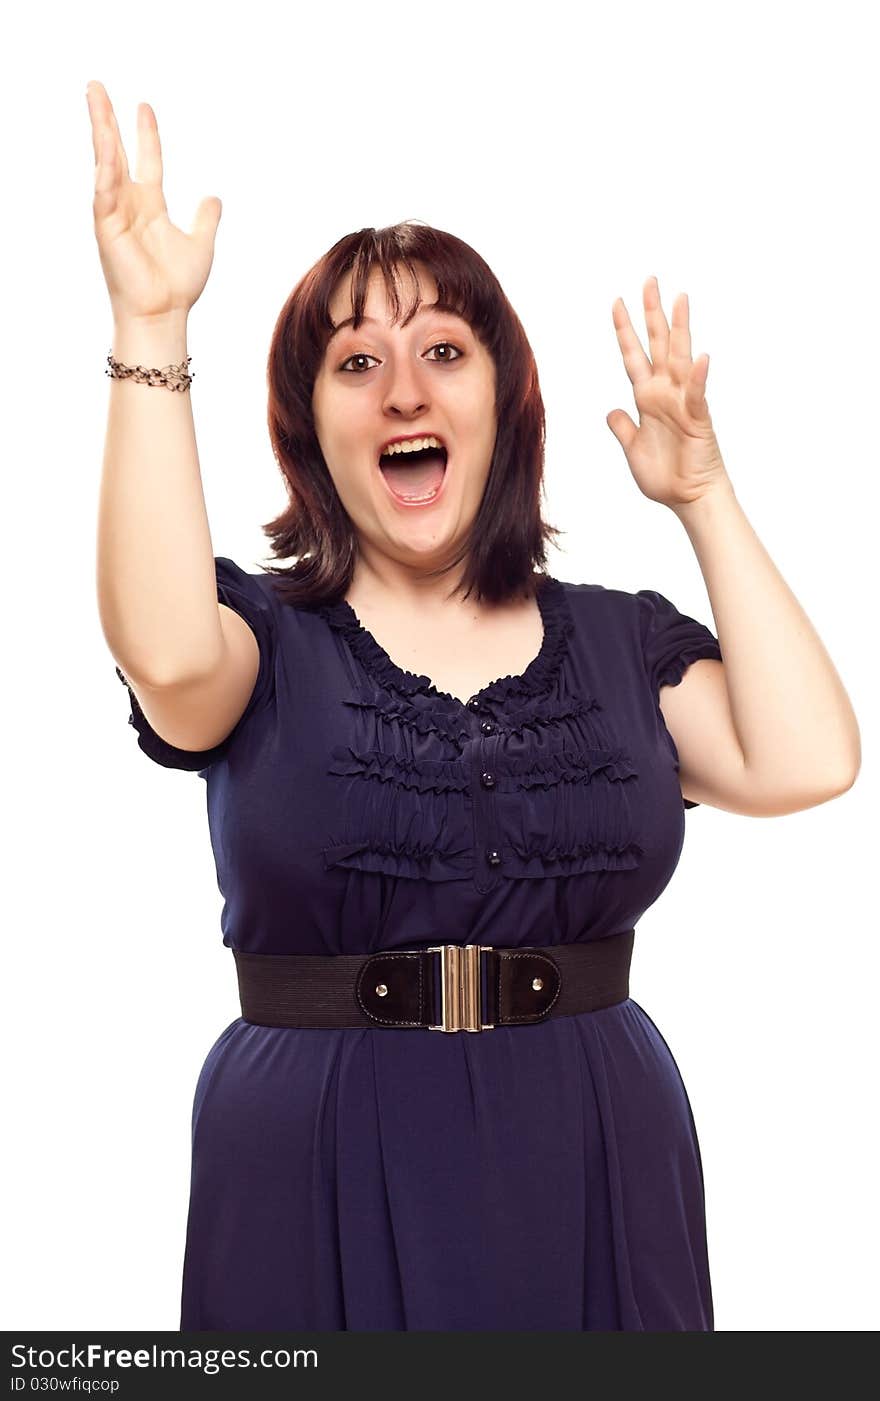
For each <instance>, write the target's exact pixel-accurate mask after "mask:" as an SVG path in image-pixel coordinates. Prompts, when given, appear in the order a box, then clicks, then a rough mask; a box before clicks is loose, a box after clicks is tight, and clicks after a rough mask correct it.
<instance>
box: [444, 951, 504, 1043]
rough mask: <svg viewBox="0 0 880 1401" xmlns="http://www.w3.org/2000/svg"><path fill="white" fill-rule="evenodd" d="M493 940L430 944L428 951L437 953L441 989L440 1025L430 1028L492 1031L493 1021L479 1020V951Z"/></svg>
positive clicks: (480, 1004)
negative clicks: (441, 1021)
mask: <svg viewBox="0 0 880 1401" xmlns="http://www.w3.org/2000/svg"><path fill="white" fill-rule="evenodd" d="M493 947H494V945H492V944H432V945H431V947H430V948H429V949H428V953H439V955H440V986H441V989H442V992H443V1011H442V1017H443V1025H442V1026H429V1027H428V1030H429V1031H492V1030H493V1028H494V1026H495V1023H494V1022H484V1021H483V1020H482V1012H483V1005H482V1004H483V998H482V983H481V978H480V973H481V965H480V954H481V953H483V952H484V951H485V952H486V953H489V952H491V950H492V949H493Z"/></svg>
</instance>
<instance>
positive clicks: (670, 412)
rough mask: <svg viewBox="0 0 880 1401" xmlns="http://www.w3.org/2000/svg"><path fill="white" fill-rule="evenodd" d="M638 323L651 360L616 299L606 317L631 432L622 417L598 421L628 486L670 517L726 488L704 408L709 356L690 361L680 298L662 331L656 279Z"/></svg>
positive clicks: (684, 302)
mask: <svg viewBox="0 0 880 1401" xmlns="http://www.w3.org/2000/svg"><path fill="white" fill-rule="evenodd" d="M644 302H645V321H646V323H647V326H648V343H649V345H650V350H651V358H650V359H649V358H648V356H647V355H646V354H645V352H644V350H643V349H642V346H641V344H640V342H639V338H638V336H637V335H636V333H635V331H634V330H633V326H632V322H631V321H630V319H629V314H628V312H627V310H626V307H625V306H624V304H623V298H622V297H618V299H617V301H616V302H615V303H614V306H613V307H612V309H611V314H612V317H613V320H614V326H615V329H616V331H617V341H618V344H619V346H620V350H621V354H622V355H623V363H624V366H625V368H626V372H627V374H628V375H629V378H630V382H631V384H632V386H633V393H634V395H635V401H636V408H637V409H638V411H639V426H638V427H636V425H635V424H634V423H633V421H632V419H631V418H630V416H629V414H627V413H624V411H623V409H612V411H611V413H610V414H608V416H607V417H606V420H605V421H606V423H607V424H608V427H609V428H610V429H611V431H612V433H613V434H614V436H615V438H616V439H617V441H618V442H619V443H620V446H621V447H622V448H623V451H624V453H625V455H626V460H627V462H628V463H629V467H630V471H631V472H632V474H633V476H634V477H635V480H636V484H637V486H638V487H639V489H640V490H641V491H642V492H643V493H644V495H645V496H647V497H649V498H650V500H651V501H659V502H661V503H662V505H664V506H669V507H671V508H672V509H673V510H674V509H675V508H676V507H677V506H686V505H689V504H690V503H691V502H693V501H697V500H699V498H700V497H701V496H704V495H705V494H706V492H708V491H714V490H715V489H716V488H723V487H725V486H730V479H729V478H728V476H727V469H726V467H725V466H724V462H723V461H722V458H721V449H720V448H719V446H718V440H717V438H716V437H715V432H714V429H713V427H712V419H711V417H710V415H709V406H708V404H707V403H706V376H707V375H708V373H709V356H708V355H700V356H699V358H698V359H697V360H692V359H691V332H690V321H689V306H688V298H687V293H686V292H681V293H680V294H679V296H678V297H676V299H675V302H674V303H673V307H672V327H671V329H670V327H669V325H668V323H667V320H666V317H665V316H664V314H663V307H662V305H661V303H660V289H659V286H658V284H657V279H656V277H649V278H648V280H647V282H646V283H645V287H644Z"/></svg>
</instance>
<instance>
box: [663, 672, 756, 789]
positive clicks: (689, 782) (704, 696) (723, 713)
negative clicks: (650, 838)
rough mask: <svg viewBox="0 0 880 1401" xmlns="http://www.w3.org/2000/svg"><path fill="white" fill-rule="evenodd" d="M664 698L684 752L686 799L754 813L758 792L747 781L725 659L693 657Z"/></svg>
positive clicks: (678, 747) (675, 737) (679, 747)
mask: <svg viewBox="0 0 880 1401" xmlns="http://www.w3.org/2000/svg"><path fill="white" fill-rule="evenodd" d="M659 704H660V710H661V712H662V715H663V719H664V722H665V724H666V728H667V730H668V731H669V733H670V735H671V736H672V740H673V743H674V745H675V748H676V750H677V752H678V758H679V764H680V767H679V772H678V779H679V783H680V785H681V792H682V797H683V798H684V800H685V801H686V802H691V803H710V804H711V805H712V807H718V808H725V809H727V811H729V812H740V813H751V812H752V811H753V810H754V808H753V803H754V794H751V793H750V792H749V788H748V785H747V781H746V773H745V763H744V759H743V753H742V749H741V748H740V744H739V740H738V738H737V734H736V730H735V728H734V724H733V717H732V715H731V710H730V699H729V697H728V694H727V683H726V681H725V679H724V663H723V662H721V661H716V660H714V659H712V658H706V657H704V658H701V659H699V660H697V661H694V662H691V663H690V664H689V665H688V666H687V667H686V668H685V670H684V671H683V673H682V676H681V679H680V681H679V682H678V683H677V684H669V683H667V684H666V685H661V687H660V690H659Z"/></svg>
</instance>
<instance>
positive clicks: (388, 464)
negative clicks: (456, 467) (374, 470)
mask: <svg viewBox="0 0 880 1401" xmlns="http://www.w3.org/2000/svg"><path fill="white" fill-rule="evenodd" d="M448 458H449V454H448V452H447V450H446V448H419V450H418V451H417V452H407V453H400V452H397V453H382V455H381V456H380V458H379V470H380V472H381V473H382V478H383V480H384V482H385V485H386V486H387V487H388V490H389V492H390V493H391V495H392V496H393V497H394V499H395V501H398V502H400V504H401V505H404V506H427V505H430V503H431V502H432V501H436V499H437V497H438V496H439V495H440V492H441V491H442V489H443V483H444V482H445V480H446V465H447V462H448Z"/></svg>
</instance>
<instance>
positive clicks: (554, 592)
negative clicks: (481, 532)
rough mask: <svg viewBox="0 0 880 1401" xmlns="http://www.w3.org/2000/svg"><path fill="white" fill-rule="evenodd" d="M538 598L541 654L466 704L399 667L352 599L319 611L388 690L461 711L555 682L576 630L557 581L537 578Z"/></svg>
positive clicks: (324, 607) (542, 575)
mask: <svg viewBox="0 0 880 1401" xmlns="http://www.w3.org/2000/svg"><path fill="white" fill-rule="evenodd" d="M535 598H536V601H537V604H538V610H539V612H540V614H541V621H542V623H543V625H544V635H543V638H542V639H541V645H540V647H539V649H538V652H537V654H536V655H535V656H534V657H533V658H532V660H531V661H530V662H529V664H528V666H527V667H526V668H525V670H524V671H522V672H520V673H517V674H509V675H507V676H499V677H496V678H495V680H494V681H489V682H488V683H487V684H486V685H485V686H482V687H481V688H480V689H479V690H478V691H474V692H473V693H472V694H471V695H470V696H469V697H468V699H467V700H466V701H463V700H462V699H461V698H460V697H459V696H454V695H453V694H452V693H451V692H450V691H443V690H441V689H440V688H439V687H438V686H436V685H435V684H434V682H433V681H432V680H431V677H430V676H426V675H423V674H420V673H418V672H413V671H408V670H406V668H404V667H401V666H399V665H398V664H397V662H395V661H394V659H393V658H392V657H391V656H390V655H389V653H388V652H387V651H386V650H385V648H384V647H383V646H382V645H381V643H380V642H378V641H377V639H376V638H375V637H374V636H373V633H372V632H371V631H370V629H369V628H368V627H365V626H364V624H363V623H362V622H361V620H360V618H359V617H358V615H357V613H356V612H355V609H354V608H353V607H352V605H351V604H350V603H349V601H348V599H345V598H343V599H340V600H339V601H338V602H336V603H330V604H324V605H322V606H321V607H320V608H319V610H318V611H319V612H320V613H321V614H322V615H323V616H324V617H325V618H326V620H327V621H328V622H329V623H330V625H331V626H332V627H335V628H337V629H339V630H340V631H341V632H342V634H343V636H344V637H345V639H346V641H347V642H348V644H349V647H350V649H351V651H352V652H353V654H354V655H355V656H356V657H357V658H358V660H359V661H360V662H361V663H362V664H363V665H364V667H365V669H366V670H367V671H368V672H370V674H371V675H373V676H374V677H375V678H376V679H377V680H378V681H379V682H380V683H381V684H383V685H390V686H391V687H392V688H393V689H394V690H397V691H402V692H403V693H404V694H411V693H413V692H422V693H424V694H425V695H427V696H430V697H431V698H432V699H433V700H434V701H436V702H438V703H440V704H442V705H445V706H447V707H451V708H453V709H455V710H456V711H462V710H468V709H472V708H473V703H474V702H476V703H477V704H482V703H483V702H484V701H493V700H496V701H497V700H501V699H503V698H504V697H505V696H507V695H508V694H510V693H511V692H515V693H521V692H525V693H531V692H535V691H541V690H543V689H544V688H545V686H546V684H547V683H548V681H549V680H550V679H551V677H552V675H553V673H554V672H555V669H556V667H557V666H558V663H559V661H560V660H561V657H562V653H563V652H564V649H565V645H566V639H567V637H568V634H569V632H570V631H571V628H572V626H573V624H572V619H571V615H570V612H569V609H568V601H567V599H566V597H565V590H564V586H563V585H562V583H561V582H560V581H559V580H558V579H555V578H553V576H552V575H549V574H538V575H536V576H535Z"/></svg>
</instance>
